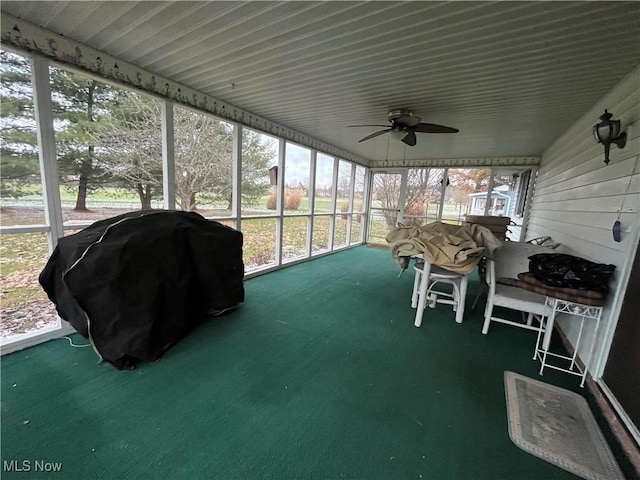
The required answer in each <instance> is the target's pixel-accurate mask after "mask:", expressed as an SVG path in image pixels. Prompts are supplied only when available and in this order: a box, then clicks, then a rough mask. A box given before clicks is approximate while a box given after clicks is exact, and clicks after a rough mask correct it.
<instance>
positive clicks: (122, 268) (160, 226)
mask: <svg viewBox="0 0 640 480" xmlns="http://www.w3.org/2000/svg"><path fill="white" fill-rule="evenodd" d="M243 277H244V264H243V262H242V233H240V232H239V231H237V230H234V229H232V228H229V227H227V226H225V225H222V224H221V223H218V222H214V221H210V220H206V219H205V218H204V217H202V216H200V215H198V214H197V213H193V212H178V211H166V210H165V211H162V210H150V211H142V212H131V213H127V214H124V215H120V216H117V217H113V218H109V219H107V220H101V221H98V222H96V223H94V224H93V225H91V226H90V227H88V228H86V229H84V230H82V231H81V232H79V233H76V234H74V235H69V236H67V237H64V238H61V239H60V240H59V243H58V246H57V247H56V249H55V251H54V252H53V254H52V256H51V258H50V259H49V261H48V262H47V265H46V266H45V268H44V270H43V271H42V273H41V274H40V278H39V280H40V284H41V285H42V287H43V288H44V290H45V292H47V295H48V296H49V299H51V301H52V302H53V303H55V305H56V310H57V311H58V313H59V315H60V316H61V317H62V318H63V319H65V320H67V321H68V322H69V323H70V324H71V325H72V326H73V327H74V328H75V329H76V330H77V331H78V332H79V333H80V334H81V335H83V336H84V337H87V338H89V339H90V340H91V342H92V344H93V346H94V348H95V349H96V350H97V352H98V353H99V354H100V355H101V357H102V359H103V360H105V361H107V362H109V363H111V364H113V365H114V366H115V367H116V368H119V369H126V368H134V366H135V364H136V363H137V362H139V361H153V360H156V359H158V358H159V357H160V356H161V355H162V354H163V353H164V352H165V351H166V350H167V349H168V348H169V347H171V346H172V345H173V344H174V343H176V342H177V341H178V340H180V338H182V337H183V336H184V335H185V334H186V333H188V332H189V331H190V330H191V329H192V328H193V327H195V326H196V325H197V324H198V323H200V322H201V321H203V320H204V319H206V318H207V317H209V316H212V315H217V314H219V313H222V312H223V311H225V310H228V309H230V308H233V307H236V306H237V305H239V304H240V303H242V302H243V301H244V287H243Z"/></svg>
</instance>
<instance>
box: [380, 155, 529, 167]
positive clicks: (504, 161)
mask: <svg viewBox="0 0 640 480" xmlns="http://www.w3.org/2000/svg"><path fill="white" fill-rule="evenodd" d="M538 165H540V157H485V158H480V157H478V158H435V159H425V160H382V161H375V160H374V161H372V162H369V166H370V167H371V168H418V167H431V168H445V167H460V168H472V167H501V166H505V167H516V166H538Z"/></svg>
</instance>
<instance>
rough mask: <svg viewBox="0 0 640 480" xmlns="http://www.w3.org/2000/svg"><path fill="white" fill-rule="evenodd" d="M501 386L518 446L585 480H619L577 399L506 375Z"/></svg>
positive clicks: (582, 403)
mask: <svg viewBox="0 0 640 480" xmlns="http://www.w3.org/2000/svg"><path fill="white" fill-rule="evenodd" d="M504 386H505V394H506V399H507V417H508V419H509V436H510V437H511V440H512V441H513V443H515V444H516V445H517V446H518V447H520V448H521V449H523V450H524V451H525V452H528V453H530V454H532V455H535V456H536V457H539V458H542V459H543V460H546V461H547V462H549V463H552V464H554V465H557V466H558V467H560V468H563V469H565V470H567V471H569V472H571V473H574V474H576V475H578V476H580V477H582V478H586V479H588V480H618V479H620V480H624V475H623V474H622V471H621V470H620V467H618V464H617V463H616V461H615V458H614V457H613V453H612V452H611V449H610V448H609V445H607V442H606V440H605V439H604V436H603V435H602V432H601V431H600V428H599V427H598V424H597V423H596V419H595V418H594V416H593V414H592V413H591V410H590V409H589V405H588V404H587V401H586V400H585V399H584V398H583V397H582V396H580V395H578V394H577V393H574V392H571V391H569V390H566V389H564V388H560V387H556V386H553V385H549V384H547V383H543V382H540V381H538V380H533V379H531V378H528V377H525V376H523V375H519V374H517V373H514V372H508V371H507V372H504Z"/></svg>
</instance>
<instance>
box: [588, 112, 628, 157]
mask: <svg viewBox="0 0 640 480" xmlns="http://www.w3.org/2000/svg"><path fill="white" fill-rule="evenodd" d="M611 117H613V115H612V114H610V113H609V112H607V110H606V109H605V111H604V113H603V114H602V115H600V122H598V123H597V124H596V125H594V126H593V136H594V137H596V140H597V141H598V142H599V143H601V144H603V145H604V163H606V164H607V165H608V164H609V148H610V147H611V144H612V143H615V144H616V145H617V146H618V148H624V146H625V145H626V143H627V134H626V133H625V132H622V133H620V120H611Z"/></svg>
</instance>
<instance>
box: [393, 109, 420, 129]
mask: <svg viewBox="0 0 640 480" xmlns="http://www.w3.org/2000/svg"><path fill="white" fill-rule="evenodd" d="M387 118H388V119H389V121H390V122H391V123H394V124H399V125H403V126H407V127H415V126H416V125H418V124H419V123H420V120H421V119H420V117H414V116H413V113H412V112H411V111H409V110H391V111H390V112H389V113H388V114H387Z"/></svg>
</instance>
